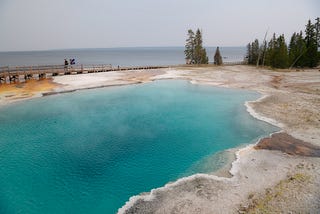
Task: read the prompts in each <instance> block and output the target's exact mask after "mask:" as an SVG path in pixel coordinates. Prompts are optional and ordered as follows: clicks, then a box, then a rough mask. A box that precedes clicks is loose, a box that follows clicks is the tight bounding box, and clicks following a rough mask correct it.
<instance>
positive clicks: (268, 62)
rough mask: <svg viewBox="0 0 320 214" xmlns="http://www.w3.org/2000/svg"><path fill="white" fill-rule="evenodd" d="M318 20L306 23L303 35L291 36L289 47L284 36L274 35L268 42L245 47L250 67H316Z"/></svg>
mask: <svg viewBox="0 0 320 214" xmlns="http://www.w3.org/2000/svg"><path fill="white" fill-rule="evenodd" d="M319 47H320V19H319V18H316V19H315V23H312V22H311V20H309V21H308V23H307V25H306V29H305V31H304V33H303V32H302V31H300V32H299V33H297V32H295V33H293V34H292V36H291V39H290V43H289V46H288V45H287V43H286V41H285V36H284V34H282V35H279V36H277V35H276V34H275V33H274V34H273V36H272V38H271V39H270V41H269V42H267V41H266V40H264V41H263V42H262V44H260V42H259V40H258V39H255V40H254V41H253V42H251V43H249V44H248V45H247V56H246V58H247V60H248V64H251V65H263V66H264V65H265V66H271V67H273V68H289V67H290V68H292V67H310V68H313V67H316V66H318V64H319V61H320V52H318V48H319Z"/></svg>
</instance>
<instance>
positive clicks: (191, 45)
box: [184, 28, 222, 65]
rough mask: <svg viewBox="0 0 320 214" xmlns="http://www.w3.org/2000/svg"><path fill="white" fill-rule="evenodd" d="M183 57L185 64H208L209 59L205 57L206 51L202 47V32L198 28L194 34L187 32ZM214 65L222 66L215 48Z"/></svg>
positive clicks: (190, 31)
mask: <svg viewBox="0 0 320 214" xmlns="http://www.w3.org/2000/svg"><path fill="white" fill-rule="evenodd" d="M184 53H185V56H186V58H185V59H186V63H187V64H198V65H199V64H208V63H209V58H208V56H207V51H206V49H205V48H204V47H203V45H202V32H201V30H200V29H199V28H198V29H197V31H196V33H194V32H193V30H191V29H189V30H188V35H187V39H186V45H185V51H184ZM214 63H215V64H217V65H221V64H222V57H221V54H220V51H219V47H217V50H216V53H215V55H214Z"/></svg>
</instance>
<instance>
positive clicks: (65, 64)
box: [64, 59, 69, 70]
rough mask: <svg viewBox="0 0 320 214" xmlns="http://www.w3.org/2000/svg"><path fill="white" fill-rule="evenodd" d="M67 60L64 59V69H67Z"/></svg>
mask: <svg viewBox="0 0 320 214" xmlns="http://www.w3.org/2000/svg"><path fill="white" fill-rule="evenodd" d="M68 65H69V63H68V60H67V59H64V70H67V69H68Z"/></svg>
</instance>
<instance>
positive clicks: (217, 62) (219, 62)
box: [214, 47, 222, 65]
mask: <svg viewBox="0 0 320 214" xmlns="http://www.w3.org/2000/svg"><path fill="white" fill-rule="evenodd" d="M214 64H215V65H222V57H221V54H220V50H219V47H217V49H216V53H215V54H214Z"/></svg>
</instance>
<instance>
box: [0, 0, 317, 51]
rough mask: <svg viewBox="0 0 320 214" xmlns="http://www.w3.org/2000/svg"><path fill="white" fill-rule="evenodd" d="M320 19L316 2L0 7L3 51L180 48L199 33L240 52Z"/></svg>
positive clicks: (54, 1)
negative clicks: (192, 33) (266, 37)
mask: <svg viewBox="0 0 320 214" xmlns="http://www.w3.org/2000/svg"><path fill="white" fill-rule="evenodd" d="M319 16H320V0H193V1H190V0H0V32H1V33H0V51H16V50H47V49H68V48H106V47H144V46H151V47H154V46H184V44H185V39H186V34H187V30H188V29H190V28H191V29H194V30H195V29H196V28H198V27H199V28H201V29H202V31H203V39H204V45H205V46H245V45H246V44H247V43H248V42H250V41H252V40H253V39H255V38H259V39H260V40H262V39H263V37H264V34H265V31H266V30H267V29H268V28H269V36H271V34H272V33H273V32H276V33H278V34H282V33H284V34H286V36H287V38H288V37H290V36H291V34H292V33H293V32H294V31H300V30H304V26H305V24H306V22H307V20H308V19H311V20H312V21H313V20H314V19H315V18H316V17H319Z"/></svg>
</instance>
